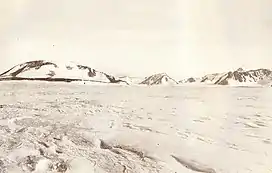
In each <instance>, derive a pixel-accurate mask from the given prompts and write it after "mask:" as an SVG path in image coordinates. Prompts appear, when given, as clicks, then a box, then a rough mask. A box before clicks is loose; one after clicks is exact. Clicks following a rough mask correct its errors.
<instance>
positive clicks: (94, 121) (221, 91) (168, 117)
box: [0, 82, 272, 173]
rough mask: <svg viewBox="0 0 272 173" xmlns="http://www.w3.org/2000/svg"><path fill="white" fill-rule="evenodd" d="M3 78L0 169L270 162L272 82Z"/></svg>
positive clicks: (139, 169) (247, 166)
mask: <svg viewBox="0 0 272 173" xmlns="http://www.w3.org/2000/svg"><path fill="white" fill-rule="evenodd" d="M0 88H1V90H0V96H1V97H0V172H1V173H4V172H8V173H21V172H34V173H51V172H61V173H64V172H65V173H153V172H154V173H156V172H159V173H197V172H204V173H215V172H216V173H269V172H272V164H271V161H272V132H271V127H272V106H271V104H272V88H257V87H255V88H253V87H251V88H245V87H236V88H235V87H215V86H212V87H211V86H199V87H195V86H176V87H170V86H155V87H142V86H118V85H101V86H99V85H80V84H65V83H47V82H2V83H0Z"/></svg>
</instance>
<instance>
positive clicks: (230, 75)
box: [201, 68, 272, 85]
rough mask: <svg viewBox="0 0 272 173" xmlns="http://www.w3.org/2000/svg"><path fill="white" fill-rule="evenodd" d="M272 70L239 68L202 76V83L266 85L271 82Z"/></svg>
mask: <svg viewBox="0 0 272 173" xmlns="http://www.w3.org/2000/svg"><path fill="white" fill-rule="evenodd" d="M271 79H272V71H271V70H269V69H256V70H248V71H244V70H243V69H241V68H239V69H238V70H235V71H230V72H226V73H215V74H209V75H206V76H204V77H203V78H202V80H201V82H202V83H212V84H217V85H255V84H256V85H266V84H269V83H271V81H272V80H271Z"/></svg>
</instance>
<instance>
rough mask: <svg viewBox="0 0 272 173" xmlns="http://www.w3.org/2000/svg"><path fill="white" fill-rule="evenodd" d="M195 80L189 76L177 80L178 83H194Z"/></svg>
mask: <svg viewBox="0 0 272 173" xmlns="http://www.w3.org/2000/svg"><path fill="white" fill-rule="evenodd" d="M197 81H198V79H196V78H193V77H190V78H188V79H184V80H181V81H179V83H195V82H197Z"/></svg>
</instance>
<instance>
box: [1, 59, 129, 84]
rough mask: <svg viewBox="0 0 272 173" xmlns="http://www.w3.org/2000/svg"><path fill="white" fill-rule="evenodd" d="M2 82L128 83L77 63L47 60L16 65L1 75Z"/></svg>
mask: <svg viewBox="0 0 272 173" xmlns="http://www.w3.org/2000/svg"><path fill="white" fill-rule="evenodd" d="M0 80H1V81H3V80H44V81H64V82H72V81H90V82H100V83H122V82H123V83H126V82H125V81H123V80H120V79H116V78H115V77H114V76H111V75H108V74H106V73H104V72H99V71H97V70H95V69H93V68H90V67H88V66H85V65H79V64H76V63H72V62H70V63H66V64H63V63H56V62H51V61H45V60H37V61H29V62H25V63H22V64H19V65H16V66H14V67H12V68H11V69H9V70H8V71H6V72H4V73H2V74H0Z"/></svg>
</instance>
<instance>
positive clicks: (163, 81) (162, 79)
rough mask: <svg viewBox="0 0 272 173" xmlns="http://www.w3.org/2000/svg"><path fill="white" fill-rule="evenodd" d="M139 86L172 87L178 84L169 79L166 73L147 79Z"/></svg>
mask: <svg viewBox="0 0 272 173" xmlns="http://www.w3.org/2000/svg"><path fill="white" fill-rule="evenodd" d="M140 84H146V85H173V84H178V82H176V81H175V80H174V79H173V78H171V77H169V76H168V75H167V74H166V73H159V74H155V75H152V76H150V77H147V78H146V79H145V80H144V81H142V82H141V83H140Z"/></svg>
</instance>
